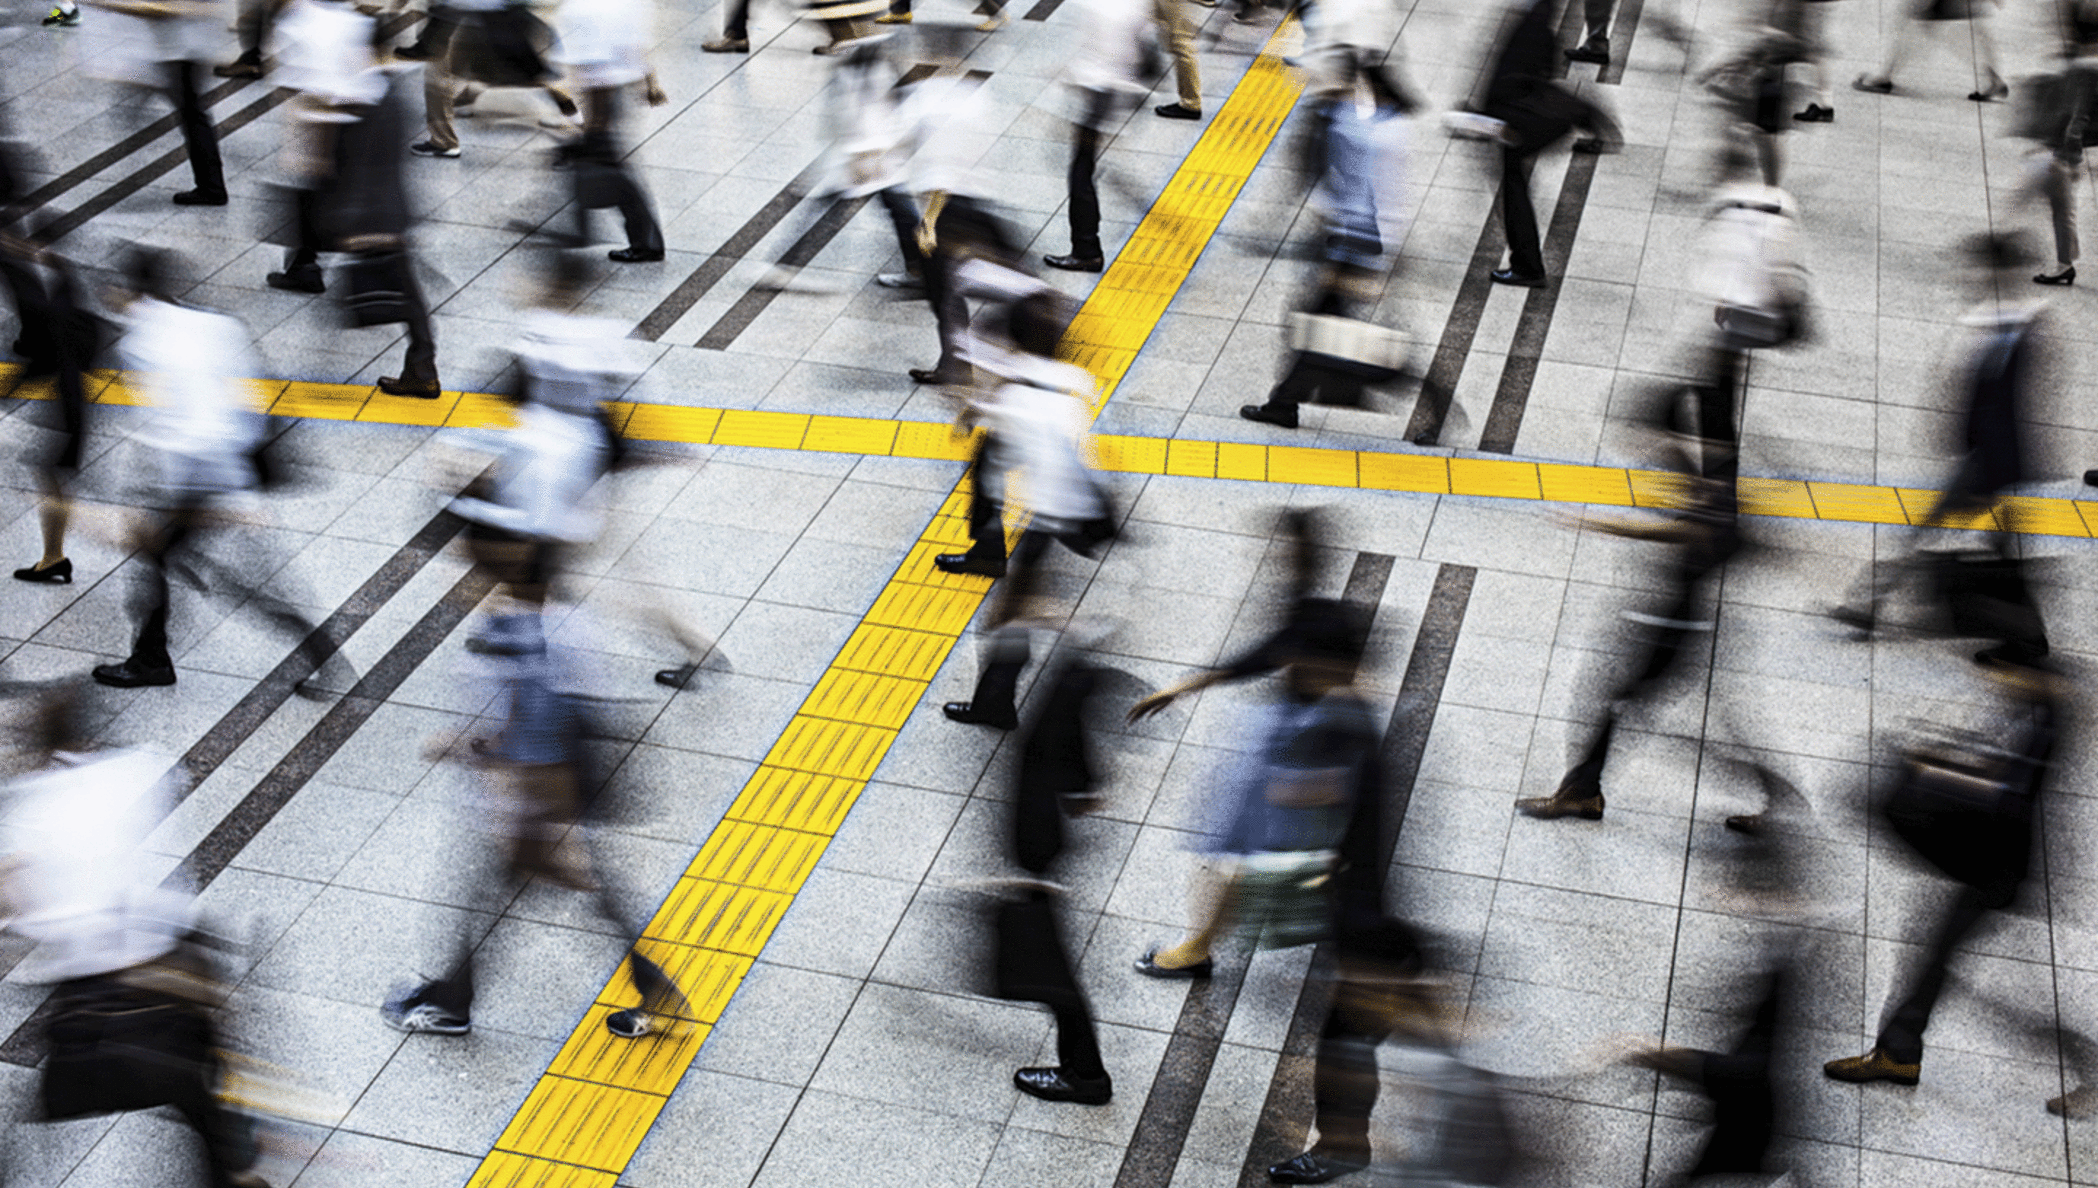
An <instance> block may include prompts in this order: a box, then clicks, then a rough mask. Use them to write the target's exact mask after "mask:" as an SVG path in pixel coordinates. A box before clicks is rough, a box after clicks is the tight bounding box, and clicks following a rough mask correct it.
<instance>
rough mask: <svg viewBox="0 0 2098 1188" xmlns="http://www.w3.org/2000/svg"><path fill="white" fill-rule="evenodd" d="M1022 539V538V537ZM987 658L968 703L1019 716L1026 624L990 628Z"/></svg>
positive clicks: (1009, 717)
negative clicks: (1019, 690)
mask: <svg viewBox="0 0 2098 1188" xmlns="http://www.w3.org/2000/svg"><path fill="white" fill-rule="evenodd" d="M1023 539H1024V538H1023ZM990 653H991V655H990V660H989V662H988V663H986V664H985V665H984V666H983V672H982V673H980V674H979V675H978V676H977V678H976V691H975V692H974V693H971V694H970V695H969V705H970V706H971V707H972V708H973V709H975V710H976V712H978V713H980V714H984V715H986V716H989V717H994V718H1001V719H1004V720H1006V721H1013V720H1016V719H1017V718H1019V716H1020V707H1019V705H1018V704H1017V702H1018V697H1017V691H1018V689H1019V687H1020V674H1021V673H1022V672H1025V671H1026V670H1027V657H1028V655H1029V648H1028V644H1027V629H1026V628H1025V627H1015V628H1005V629H1001V630H996V631H993V632H991V642H990Z"/></svg>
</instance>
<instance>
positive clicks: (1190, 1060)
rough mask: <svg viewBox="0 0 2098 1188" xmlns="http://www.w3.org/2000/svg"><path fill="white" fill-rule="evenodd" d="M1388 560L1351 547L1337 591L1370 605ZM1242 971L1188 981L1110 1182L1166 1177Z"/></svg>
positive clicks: (1140, 1186)
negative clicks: (1351, 554)
mask: <svg viewBox="0 0 2098 1188" xmlns="http://www.w3.org/2000/svg"><path fill="white" fill-rule="evenodd" d="M1391 567H1392V558H1390V557H1387V556H1385V555H1383V554H1381V553H1358V554H1356V557H1355V563H1354V565H1353V566H1352V567H1351V568H1350V569H1349V571H1348V584H1347V587H1346V592H1345V593H1344V594H1343V597H1345V598H1346V599H1347V600H1348V601H1350V602H1353V603H1356V604H1357V605H1362V606H1367V607H1369V608H1370V609H1371V610H1374V609H1375V608H1376V605H1377V600H1378V599H1379V598H1380V597H1382V595H1383V593H1384V587H1385V585H1386V583H1388V582H1389V581H1390V580H1391ZM1245 977H1246V966H1245V963H1244V962H1242V961H1232V962H1231V963H1229V965H1226V964H1225V963H1224V962H1221V961H1220V962H1218V963H1217V972H1216V976H1215V977H1212V978H1210V979H1209V980H1208V981H1206V982H1192V983H1190V984H1189V985H1188V991H1187V1000H1186V1001H1185V1002H1183V1003H1182V1004H1181V1006H1180V1018H1179V1019H1178V1021H1176V1022H1175V1023H1174V1024H1173V1038H1172V1039H1170V1040H1168V1041H1167V1042H1166V1054H1165V1057H1164V1059H1162V1060H1160V1061H1159V1065H1158V1074H1157V1075H1156V1076H1154V1077H1153V1078H1152V1079H1151V1090H1150V1092H1149V1093H1148V1094H1147V1095H1146V1096H1145V1098H1144V1112H1143V1113H1142V1114H1139V1115H1138V1116H1137V1120H1136V1133H1135V1134H1133V1135H1131V1136H1130V1139H1129V1149H1128V1150H1127V1151H1126V1152H1124V1154H1123V1156H1122V1170H1121V1171H1120V1172H1119V1173H1118V1174H1117V1175H1116V1176H1115V1188H1157V1185H1160V1184H1167V1183H1171V1182H1172V1179H1173V1169H1174V1168H1176V1167H1178V1166H1179V1165H1180V1152H1181V1148H1182V1146H1183V1145H1184V1144H1185V1143H1186V1141H1187V1128H1188V1127H1189V1126H1190V1125H1191V1124H1193V1122H1194V1120H1195V1110H1196V1108H1197V1107H1199V1106H1200V1105H1201V1104H1202V1094H1203V1092H1204V1091H1205V1090H1206V1089H1208V1087H1209V1070H1210V1068H1211V1067H1212V1066H1213V1065H1215V1063H1216V1058H1217V1050H1218V1049H1219V1048H1221V1047H1222V1046H1223V1043H1224V1029H1225V1028H1226V1027H1227V1026H1228V1025H1229V1024H1230V1022H1231V1008H1232V1007H1233V1006H1235V1005H1237V1003H1238V992H1239V988H1240V986H1242V985H1243V984H1244V982H1245Z"/></svg>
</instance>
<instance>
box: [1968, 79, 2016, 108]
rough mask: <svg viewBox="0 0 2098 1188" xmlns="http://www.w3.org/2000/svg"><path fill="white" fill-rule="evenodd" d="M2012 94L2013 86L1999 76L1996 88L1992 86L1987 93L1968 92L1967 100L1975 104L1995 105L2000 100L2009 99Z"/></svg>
mask: <svg viewBox="0 0 2098 1188" xmlns="http://www.w3.org/2000/svg"><path fill="white" fill-rule="evenodd" d="M2010 93H2011V85H2010V84H2009V83H2007V82H2005V81H2003V79H2002V77H2001V76H1998V77H1997V79H1996V83H1995V85H1994V86H1991V87H1990V88H1989V89H1988V90H1986V91H1969V92H1967V98H1968V100H1970V101H1971V102H1974V103H1994V102H1996V101H1997V100H1998V99H2003V98H2006V97H2008V96H2009V95H2010Z"/></svg>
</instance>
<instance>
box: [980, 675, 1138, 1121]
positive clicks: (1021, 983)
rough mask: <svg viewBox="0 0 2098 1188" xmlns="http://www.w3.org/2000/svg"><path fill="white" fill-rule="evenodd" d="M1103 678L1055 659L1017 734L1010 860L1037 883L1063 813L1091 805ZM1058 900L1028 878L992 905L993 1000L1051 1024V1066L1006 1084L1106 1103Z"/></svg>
mask: <svg viewBox="0 0 2098 1188" xmlns="http://www.w3.org/2000/svg"><path fill="white" fill-rule="evenodd" d="M1104 676H1105V674H1104V673H1103V672H1102V671H1101V670H1100V669H1098V668H1095V667H1093V666H1092V665H1091V664H1088V663H1086V662H1085V661H1083V660H1076V659H1073V660H1065V661H1064V662H1062V663H1061V664H1060V665H1059V666H1058V668H1057V669H1056V670H1055V671H1054V672H1053V673H1052V675H1051V676H1050V679H1049V693H1048V696H1047V697H1046V698H1044V699H1043V703H1042V708H1041V710H1040V712H1039V713H1038V714H1037V716H1036V717H1035V720H1034V722H1033V724H1032V725H1031V726H1030V727H1029V729H1028V731H1027V733H1026V735H1025V736H1024V737H1023V738H1022V739H1021V742H1020V766H1019V772H1018V780H1017V784H1016V787H1015V789H1014V795H1013V802H1012V839H1013V858H1014V860H1015V861H1016V862H1018V863H1019V865H1020V867H1021V869H1023V870H1025V871H1027V872H1028V874H1030V875H1032V876H1034V879H1035V880H1041V879H1046V878H1047V877H1048V876H1049V874H1050V872H1051V870H1052V869H1053V868H1054V865H1055V863H1056V860H1057V859H1058V857H1059V856H1061V855H1062V853H1063V852H1064V840H1065V837H1064V835H1065V830H1064V818H1065V817H1067V816H1069V817H1075V816H1078V815H1080V814H1082V813H1085V812H1088V811H1090V810H1091V809H1092V808H1093V807H1094V805H1095V804H1096V800H1095V798H1094V796H1093V787H1094V771H1093V764H1092V759H1091V755H1090V752H1089V748H1088V746H1087V742H1086V730H1085V715H1086V708H1087V703H1088V702H1089V701H1090V700H1091V699H1092V698H1093V697H1094V696H1095V695H1096V694H1097V693H1098V692H1099V690H1100V687H1101V683H1102V680H1103V678H1104ZM1059 902H1060V900H1059V895H1058V892H1057V891H1056V890H1054V889H1053V885H1049V884H1044V883H1042V882H1039V881H1029V882H1026V883H1022V884H1020V885H1019V890H1018V893H1017V895H1016V896H1015V897H1013V898H1009V899H1007V900H1005V901H1004V902H1003V903H1001V904H1000V905H999V906H998V909H997V917H996V925H997V937H998V948H997V957H996V987H995V988H996V991H997V994H998V997H1000V998H1005V999H1009V1000H1014V1001H1022V1002H1038V1003H1040V1004H1042V1005H1043V1006H1045V1007H1048V1008H1049V1013H1050V1015H1051V1016H1053V1017H1054V1018H1055V1020H1056V1064H1055V1065H1054V1066H1050V1067H1036V1068H1023V1069H1020V1070H1019V1071H1018V1072H1015V1073H1014V1074H1013V1085H1014V1086H1015V1087H1017V1088H1018V1089H1019V1090H1020V1091H1021V1092H1022V1093H1025V1094H1027V1095H1029V1096H1031V1097H1039V1098H1041V1099H1042V1100H1044V1101H1067V1102H1073V1103H1076V1104H1078V1105H1106V1104H1107V1103H1108V1102H1109V1101H1110V1100H1112V1099H1113V1098H1114V1080H1113V1078H1111V1077H1109V1076H1108V1073H1107V1067H1106V1065H1105V1064H1103V1063H1102V1062H1101V1059H1100V1039H1099V1035H1098V1032H1097V1031H1096V1030H1095V1028H1094V1026H1093V1010H1092V1006H1091V1005H1090V1004H1089V1003H1088V1002H1087V1001H1086V997H1085V991H1084V990H1083V989H1082V988H1081V987H1080V986H1079V984H1078V978H1077V976H1076V974H1074V973H1073V971H1072V969H1071V959H1070V956H1069V950H1068V947H1067V946H1066V945H1065V944H1064V940H1063V922H1062V918H1061V916H1062V913H1061V912H1060V911H1059V910H1058V904H1059Z"/></svg>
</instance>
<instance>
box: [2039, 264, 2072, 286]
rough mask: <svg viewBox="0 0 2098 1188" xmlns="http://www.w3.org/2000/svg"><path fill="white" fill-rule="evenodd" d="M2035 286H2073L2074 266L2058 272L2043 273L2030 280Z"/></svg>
mask: <svg viewBox="0 0 2098 1188" xmlns="http://www.w3.org/2000/svg"><path fill="white" fill-rule="evenodd" d="M2032 283H2034V284H2036V285H2073V284H2075V283H2076V265H2074V264H2071V265H2069V266H2068V267H2066V268H2064V269H2062V270H2061V271H2060V272H2043V273H2041V274H2040V275H2038V276H2036V277H2034V278H2032Z"/></svg>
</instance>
